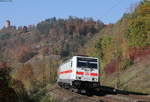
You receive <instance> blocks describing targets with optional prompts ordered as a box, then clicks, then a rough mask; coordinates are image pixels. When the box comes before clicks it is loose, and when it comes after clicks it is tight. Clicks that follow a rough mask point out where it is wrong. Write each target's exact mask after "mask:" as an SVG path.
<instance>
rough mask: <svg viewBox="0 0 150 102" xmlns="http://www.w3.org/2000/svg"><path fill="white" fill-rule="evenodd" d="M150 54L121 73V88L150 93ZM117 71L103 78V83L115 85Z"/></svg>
mask: <svg viewBox="0 0 150 102" xmlns="http://www.w3.org/2000/svg"><path fill="white" fill-rule="evenodd" d="M149 72H150V55H147V56H145V57H144V58H143V59H142V60H141V61H138V62H136V63H135V64H134V65H132V66H131V67H129V68H128V69H127V70H125V71H124V72H121V74H120V77H119V79H120V86H119V87H120V89H122V90H127V91H132V92H142V93H148V94H150V87H149V86H150V79H149V77H150V73H149ZM116 80H117V73H114V74H113V75H110V76H108V77H107V78H104V79H102V84H104V85H107V86H113V87H114V86H115V84H116Z"/></svg>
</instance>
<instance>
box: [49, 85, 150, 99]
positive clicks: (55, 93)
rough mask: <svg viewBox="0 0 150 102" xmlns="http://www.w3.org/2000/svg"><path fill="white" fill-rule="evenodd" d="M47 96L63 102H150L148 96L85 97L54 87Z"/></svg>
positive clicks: (110, 95)
mask: <svg viewBox="0 0 150 102" xmlns="http://www.w3.org/2000/svg"><path fill="white" fill-rule="evenodd" d="M48 95H50V96H52V97H54V98H55V99H58V100H61V101H65V102H150V96H142V95H124V94H117V95H113V94H107V95H105V96H96V95H93V96H86V95H81V94H78V93H74V92H71V91H69V90H66V89H63V88H61V87H59V86H58V85H54V86H53V87H52V88H50V89H48Z"/></svg>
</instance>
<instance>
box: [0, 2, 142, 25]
mask: <svg viewBox="0 0 150 102" xmlns="http://www.w3.org/2000/svg"><path fill="white" fill-rule="evenodd" d="M2 1H3V2H2ZM4 1H9V0H0V28H2V27H3V25H4V22H5V21H6V20H10V21H11V22H12V25H15V26H17V27H18V26H24V25H26V26H27V25H30V24H37V23H39V22H40V21H43V20H45V19H47V18H51V17H54V16H55V17H57V18H68V17H69V16H76V17H80V18H84V17H92V18H93V19H95V20H101V21H102V22H104V23H105V24H108V23H115V22H117V21H118V20H119V19H120V18H121V17H122V15H123V14H124V13H126V12H129V11H131V8H132V7H133V5H134V4H137V3H138V2H139V1H141V0H10V1H12V2H4Z"/></svg>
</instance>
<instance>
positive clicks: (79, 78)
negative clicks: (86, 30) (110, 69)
mask: <svg viewBox="0 0 150 102" xmlns="http://www.w3.org/2000/svg"><path fill="white" fill-rule="evenodd" d="M75 60H76V61H74V62H75V63H76V64H75V65H76V66H75V67H76V68H75V71H76V75H75V80H74V81H73V82H72V86H73V87H75V88H77V89H79V90H82V89H84V90H88V91H89V90H93V91H94V90H99V87H100V79H99V61H98V59H97V58H93V57H80V56H77V57H76V58H75Z"/></svg>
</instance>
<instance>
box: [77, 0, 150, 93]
mask: <svg viewBox="0 0 150 102" xmlns="http://www.w3.org/2000/svg"><path fill="white" fill-rule="evenodd" d="M149 15H150V2H149V1H146V0H145V1H143V2H141V3H140V4H139V5H138V6H137V7H136V8H135V10H134V12H131V13H126V14H124V15H123V17H122V18H121V19H120V20H119V21H118V22H117V23H116V24H109V25H107V26H105V27H104V28H103V29H102V30H101V31H100V32H99V33H97V34H95V36H94V37H93V38H92V39H91V40H90V41H89V42H87V44H86V45H85V46H84V48H83V49H82V50H80V51H79V52H82V53H84V54H87V55H89V56H96V57H98V58H100V63H101V81H102V84H103V85H107V86H112V87H116V86H117V87H118V88H121V89H124V90H130V91H134V92H136V91H138V92H147V93H149V92H150V89H149V82H150V80H149V79H148V77H149V69H150V68H149V63H150V60H149V55H150V26H149V25H150V18H149ZM147 57H148V58H147ZM135 66H136V67H135ZM118 73H119V75H118ZM112 76H113V77H112ZM118 77H119V78H120V80H119V81H118V80H117V79H118ZM130 78H132V80H130ZM139 83H141V84H139ZM143 83H144V84H143ZM137 84H139V86H137ZM142 89H143V90H142Z"/></svg>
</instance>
